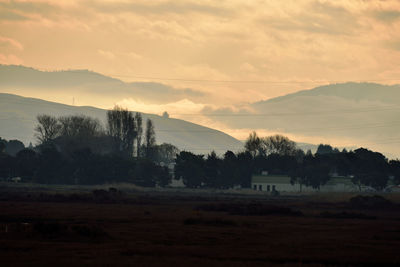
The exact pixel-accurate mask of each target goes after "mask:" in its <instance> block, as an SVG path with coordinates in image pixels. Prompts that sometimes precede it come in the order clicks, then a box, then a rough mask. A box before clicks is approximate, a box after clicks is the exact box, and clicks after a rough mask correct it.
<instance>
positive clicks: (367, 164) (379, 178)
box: [352, 148, 389, 190]
mask: <svg viewBox="0 0 400 267" xmlns="http://www.w3.org/2000/svg"><path fill="white" fill-rule="evenodd" d="M353 173H354V177H353V179H352V181H353V183H354V184H356V185H358V186H359V188H360V190H361V185H366V186H371V187H373V188H375V189H377V190H381V189H383V188H384V187H385V186H386V185H387V182H388V180H389V164H388V161H387V159H386V158H385V156H383V155H382V154H381V153H378V152H373V151H370V150H368V149H365V148H359V149H356V150H354V162H353Z"/></svg>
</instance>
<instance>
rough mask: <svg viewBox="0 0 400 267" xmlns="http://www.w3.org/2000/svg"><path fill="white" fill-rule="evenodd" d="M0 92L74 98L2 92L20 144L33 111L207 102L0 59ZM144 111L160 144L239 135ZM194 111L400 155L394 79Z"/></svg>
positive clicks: (156, 87) (158, 87)
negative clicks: (141, 102) (125, 102)
mask: <svg viewBox="0 0 400 267" xmlns="http://www.w3.org/2000/svg"><path fill="white" fill-rule="evenodd" d="M0 91H1V92H6V93H12V94H18V95H25V96H30V97H36V98H42V99H43V98H45V99H46V100H49V101H54V102H59V103H66V102H68V103H73V98H74V96H77V97H76V98H75V104H76V105H77V106H68V105H62V104H57V103H51V102H47V101H43V102H40V101H42V100H38V99H36V100H35V99H28V98H21V97H17V96H11V95H5V94H2V95H1V96H0V102H1V106H0V119H1V123H2V127H1V130H0V136H2V135H4V137H5V138H18V139H21V140H23V141H24V142H28V141H31V140H33V125H34V121H35V116H36V115H37V114H39V113H49V114H54V115H66V114H76V113H83V114H85V115H89V116H93V117H97V118H99V119H101V120H104V118H105V110H101V109H97V108H93V107H78V106H79V105H80V104H81V103H85V102H86V103H89V102H90V103H93V99H95V101H96V104H95V105H96V106H98V107H107V108H110V107H112V106H113V104H114V103H117V102H119V101H121V100H122V99H125V98H132V99H135V100H144V101H149V103H154V104H157V103H168V102H170V101H180V100H183V99H188V100H190V101H192V102H193V103H195V104H197V103H200V104H204V103H207V93H203V92H199V91H196V90H192V89H178V88H174V87H171V86H168V85H165V84H162V83H153V82H132V83H127V82H123V81H121V80H119V79H115V78H111V77H108V76H105V75H102V74H99V73H95V72H91V71H87V70H67V71H55V72H46V71H39V70H36V69H33V68H28V67H24V66H14V65H0ZM11 103H14V104H13V105H11ZM146 116H149V117H152V116H153V117H152V118H153V119H154V122H155V124H156V131H157V135H158V141H159V142H170V143H173V144H176V145H177V146H178V147H180V148H184V149H188V148H191V147H193V146H194V147H196V148H198V147H201V149H202V150H201V151H200V150H197V151H195V152H199V153H202V152H204V151H206V150H207V151H209V150H211V149H216V150H220V151H222V150H223V149H225V150H226V149H235V148H237V147H240V148H241V147H242V144H241V143H240V142H239V141H238V140H236V139H234V138H231V137H227V135H224V134H223V133H221V132H213V133H215V135H216V136H218V137H214V136H212V135H210V134H211V132H209V131H210V129H209V128H203V127H202V126H199V125H195V124H192V123H188V122H186V121H182V120H175V119H165V118H162V117H159V116H156V115H146ZM199 116H201V117H204V118H206V119H207V120H208V121H212V122H215V123H216V124H218V125H220V126H221V127H220V129H224V127H225V128H226V129H233V130H238V131H242V132H249V131H251V130H252V129H255V130H257V131H265V132H269V133H281V134H285V135H289V136H290V137H292V138H293V139H294V140H295V141H298V142H303V143H313V144H319V143H329V144H332V145H333V146H338V147H360V146H363V147H366V148H370V149H373V150H376V151H381V152H384V153H386V155H388V156H390V157H400V137H399V135H398V133H399V132H400V85H382V84H377V83H354V82H349V83H341V84H330V85H325V86H319V87H316V88H313V89H310V90H303V91H299V92H296V93H292V94H288V95H285V96H281V97H276V98H272V99H268V100H264V101H258V102H254V103H248V104H242V105H240V106H235V109H231V108H227V107H224V108H211V107H208V106H207V105H205V108H204V109H203V110H202V111H200V112H199V114H196V117H188V119H190V120H191V121H194V122H197V118H199ZM182 118H184V119H186V117H182ZM193 118H195V120H194V119H193ZM3 125H4V127H3ZM197 127H200V128H197ZM211 131H214V130H211ZM217 133H218V134H217ZM222 136H224V137H222ZM312 148H313V147H312ZM207 151H206V152H207Z"/></svg>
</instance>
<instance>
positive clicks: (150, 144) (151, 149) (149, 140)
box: [144, 119, 156, 159]
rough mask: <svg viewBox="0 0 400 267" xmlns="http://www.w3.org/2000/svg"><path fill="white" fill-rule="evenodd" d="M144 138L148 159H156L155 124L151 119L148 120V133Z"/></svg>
mask: <svg viewBox="0 0 400 267" xmlns="http://www.w3.org/2000/svg"><path fill="white" fill-rule="evenodd" d="M144 138H145V156H146V158H148V159H154V154H155V146H156V134H155V132H154V125H153V122H152V120H150V119H147V121H146V132H145V135H144Z"/></svg>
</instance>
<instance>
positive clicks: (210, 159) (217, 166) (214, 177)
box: [204, 151, 226, 188]
mask: <svg viewBox="0 0 400 267" xmlns="http://www.w3.org/2000/svg"><path fill="white" fill-rule="evenodd" d="M221 167H222V160H221V159H219V158H218V157H217V154H216V153H215V151H212V152H211V153H210V154H209V155H208V156H207V159H206V160H205V165H204V173H205V181H204V185H205V186H207V187H212V188H224V187H226V185H224V183H223V180H222V173H221V169H222V168H221Z"/></svg>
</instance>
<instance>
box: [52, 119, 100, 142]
mask: <svg viewBox="0 0 400 267" xmlns="http://www.w3.org/2000/svg"><path fill="white" fill-rule="evenodd" d="M58 121H59V123H60V126H61V130H60V134H61V135H62V136H65V137H96V136H100V135H102V134H103V127H102V125H101V123H100V121H99V120H97V119H93V118H91V117H87V116H83V115H79V116H64V117H60V118H59V119H58Z"/></svg>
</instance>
